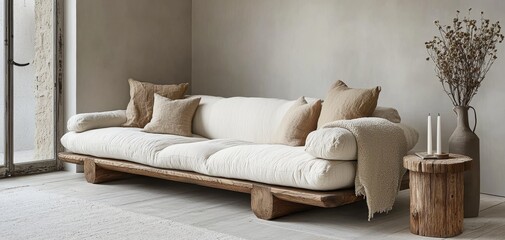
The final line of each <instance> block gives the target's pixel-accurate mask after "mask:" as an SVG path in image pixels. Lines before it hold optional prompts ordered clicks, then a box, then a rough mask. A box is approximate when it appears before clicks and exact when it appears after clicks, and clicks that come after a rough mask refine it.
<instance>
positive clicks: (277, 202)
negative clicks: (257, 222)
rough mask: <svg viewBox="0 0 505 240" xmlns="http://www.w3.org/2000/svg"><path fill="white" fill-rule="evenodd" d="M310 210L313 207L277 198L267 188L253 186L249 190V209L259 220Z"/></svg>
mask: <svg viewBox="0 0 505 240" xmlns="http://www.w3.org/2000/svg"><path fill="white" fill-rule="evenodd" d="M310 208H313V206H309V205H305V204H300V203H294V202H289V201H284V200H282V199H279V198H277V197H276V196H274V194H272V191H271V188H270V187H268V186H264V185H256V184H254V185H253V188H252V189H251V209H252V211H253V212H254V215H256V217H258V218H260V219H264V220H271V219H274V218H278V217H282V216H286V215H288V214H291V213H295V212H300V211H304V210H307V209H310Z"/></svg>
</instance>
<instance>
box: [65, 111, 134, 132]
mask: <svg viewBox="0 0 505 240" xmlns="http://www.w3.org/2000/svg"><path fill="white" fill-rule="evenodd" d="M125 122H126V111H125V110H116V111H107V112H94V113H81V114H76V115H74V116H72V117H71V118H70V119H68V121H67V129H68V130H69V131H73V132H84V131H87V130H91V129H97V128H106V127H120V126H121V125H123V123H125Z"/></svg>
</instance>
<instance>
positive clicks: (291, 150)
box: [61, 127, 356, 190]
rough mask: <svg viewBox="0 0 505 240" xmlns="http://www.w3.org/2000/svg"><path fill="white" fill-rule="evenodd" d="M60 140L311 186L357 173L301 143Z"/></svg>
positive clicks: (216, 172) (148, 136) (348, 183)
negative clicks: (293, 144)
mask: <svg viewBox="0 0 505 240" xmlns="http://www.w3.org/2000/svg"><path fill="white" fill-rule="evenodd" d="M61 143H62V144H63V146H64V147H65V148H66V149H67V150H68V151H70V152H74V153H77V154H85V155H91V156H95V157H102V158H111V159H122V160H127V161H131V162H136V163H140V164H144V165H148V166H152V167H157V168H163V169H181V170H186V171H193V172H197V173H201V174H206V175H210V176H222V177H231V178H236V179H244V180H251V181H258V182H263V183H270V184H275V185H282V186H290V187H297V188H303V189H311V190H334V189H340V188H349V187H352V186H353V183H354V178H355V174H356V161H328V160H324V159H319V158H316V157H313V156H311V155H309V154H307V153H306V152H305V151H304V150H303V147H292V146H286V145H280V144H255V143H251V142H245V141H237V140H234V139H215V140H209V139H205V138H202V137H200V136H197V135H193V136H192V137H184V136H177V135H170V134H152V133H147V132H144V131H142V129H141V128H124V127H111V128H101V129H93V130H89V131H85V132H82V133H77V132H68V133H66V134H65V135H64V136H63V137H62V138H61Z"/></svg>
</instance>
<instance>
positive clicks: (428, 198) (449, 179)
mask: <svg viewBox="0 0 505 240" xmlns="http://www.w3.org/2000/svg"><path fill="white" fill-rule="evenodd" d="M453 157H454V156H453ZM421 161H422V162H421ZM470 161H471V159H470V158H467V157H464V156H458V157H457V158H456V157H454V158H453V159H448V160H419V158H418V157H417V156H406V157H405V158H404V165H405V166H406V167H407V166H408V168H409V170H410V231H411V232H412V233H414V234H417V235H421V236H428V237H453V236H456V235H459V234H461V233H462V232H463V196H464V195H463V193H464V178H463V176H464V170H466V169H467V167H469V166H470V165H469V162H470ZM416 170H419V171H416ZM444 171H445V172H444Z"/></svg>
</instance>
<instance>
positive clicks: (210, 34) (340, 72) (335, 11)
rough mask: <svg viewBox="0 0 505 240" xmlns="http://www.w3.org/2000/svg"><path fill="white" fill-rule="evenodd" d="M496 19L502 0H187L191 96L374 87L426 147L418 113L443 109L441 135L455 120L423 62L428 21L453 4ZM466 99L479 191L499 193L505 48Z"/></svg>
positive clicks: (314, 93) (445, 18) (446, 16)
mask: <svg viewBox="0 0 505 240" xmlns="http://www.w3.org/2000/svg"><path fill="white" fill-rule="evenodd" d="M470 7H472V8H473V9H474V14H475V15H474V17H479V15H478V13H480V11H481V10H482V11H484V12H485V13H486V16H487V17H490V18H491V19H493V20H500V21H501V22H502V24H503V23H505V15H504V12H505V1H501V0H482V1H469V0H468V1H437V0H426V1H417V0H405V1H398V0H381V1H375V0H360V1H355V0H339V1H334V0H311V1H303V0H254V1H252V0H193V12H192V15H193V18H192V35H193V36H192V41H193V43H192V85H193V93H194V94H210V95H220V96H261V97H277V98H287V99H296V98H298V97H299V96H302V95H304V96H311V97H320V98H323V97H324V96H325V94H326V91H327V89H328V87H329V86H330V84H331V83H333V82H334V81H336V80H337V79H342V80H344V81H345V82H347V83H348V84H349V85H350V86H352V87H372V86H376V85H380V86H382V92H381V96H380V101H379V104H380V105H383V106H393V107H396V108H398V110H399V111H400V113H401V115H402V118H403V122H405V123H407V124H409V125H411V126H413V127H415V128H416V129H417V130H418V131H419V133H420V141H419V144H418V145H417V146H416V149H419V150H423V149H424V146H425V145H426V130H425V124H426V116H427V114H428V113H430V112H431V113H432V114H436V113H440V114H441V115H442V117H443V141H444V148H445V149H447V141H448V138H449V136H450V134H451V133H452V131H453V130H454V128H455V115H454V113H453V112H452V110H451V109H452V105H451V102H450V100H449V99H448V98H447V96H446V95H445V94H444V92H443V91H442V88H441V86H440V83H439V82H438V80H437V78H436V77H435V75H434V70H433V64H432V63H430V62H427V61H426V60H425V58H426V57H427V54H426V50H425V48H424V42H425V41H427V40H429V39H430V38H432V37H433V35H434V34H436V29H435V27H434V26H433V21H434V20H435V19H439V20H441V21H442V22H447V23H449V22H451V20H452V18H453V17H454V15H455V12H456V10H458V9H459V10H461V11H462V12H464V11H465V10H466V9H468V8H470ZM504 50H505V49H504V47H503V46H500V54H499V55H500V58H499V59H498V60H497V61H496V62H495V65H494V67H493V68H492V69H491V71H490V72H489V73H488V75H487V79H486V80H485V82H484V83H483V86H482V87H481V89H480V90H479V94H478V95H477V96H476V97H475V98H474V101H473V102H472V105H473V106H474V107H475V108H476V109H477V112H478V115H479V124H478V127H477V134H478V135H479V136H480V138H481V161H482V168H481V171H482V181H481V183H482V191H483V192H484V193H490V194H496V195H502V196H505V188H504V187H503V183H504V182H505V174H503V173H504V172H505V161H504V159H503V156H505V148H503V142H504V139H503V137H504V136H505V127H504V126H503V119H505V108H504V107H503V103H504V102H505V94H503V91H504V90H505V81H503V76H504V75H505V51H504Z"/></svg>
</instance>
